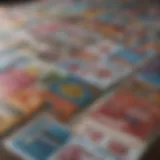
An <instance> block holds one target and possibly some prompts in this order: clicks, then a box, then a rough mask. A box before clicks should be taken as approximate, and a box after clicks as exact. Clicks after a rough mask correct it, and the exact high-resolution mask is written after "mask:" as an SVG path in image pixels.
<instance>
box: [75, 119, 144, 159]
mask: <svg viewBox="0 0 160 160" xmlns="http://www.w3.org/2000/svg"><path fill="white" fill-rule="evenodd" d="M74 127H75V128H76V129H75V128H74V130H75V132H76V133H77V134H78V135H79V136H81V137H84V138H85V142H86V143H87V142H91V143H92V145H91V146H92V148H94V147H95V148H97V151H99V153H100V155H101V156H104V157H105V159H107V158H108V159H109V158H110V159H111V160H112V159H117V160H120V159H123V160H128V159H131V156H132V158H133V159H132V160H136V159H134V158H135V157H138V156H140V154H141V153H140V152H139V150H141V151H142V150H143V143H142V142H140V141H135V140H134V141H133V140H132V139H130V138H129V137H126V136H122V135H120V134H118V133H117V132H116V131H114V130H110V129H108V130H107V129H106V128H105V127H103V126H101V125H99V124H98V123H96V122H95V121H93V120H92V119H90V118H84V119H83V121H82V123H81V124H79V125H76V126H74ZM82 143H84V142H83V141H82ZM84 146H85V147H86V148H88V149H91V147H88V146H89V145H85V144H84ZM92 151H93V150H92ZM93 153H96V152H93Z"/></svg>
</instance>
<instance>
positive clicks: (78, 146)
mask: <svg viewBox="0 0 160 160" xmlns="http://www.w3.org/2000/svg"><path fill="white" fill-rule="evenodd" d="M4 143H5V146H6V148H8V149H10V150H11V151H12V152H13V153H14V154H18V155H19V156H20V157H21V158H23V159H24V160H71V159H74V160H86V159H87V160H91V159H92V160H107V159H110V160H115V159H117V160H120V159H123V160H128V159H132V160H136V157H137V156H139V155H140V151H142V150H143V145H141V144H138V143H134V144H131V143H130V142H128V141H122V140H121V139H119V138H118V137H117V136H115V135H111V134H110V133H108V132H107V131H105V130H104V129H103V128H101V127H99V126H98V125H95V124H94V123H92V122H90V121H86V122H85V125H83V127H81V129H80V130H77V131H75V132H71V131H70V130H69V129H68V128H66V127H65V126H63V125H61V124H59V123H58V122H56V121H55V120H54V119H53V118H52V117H51V116H50V115H49V114H43V115H41V116H39V117H37V118H35V119H34V120H33V121H31V123H29V124H28V125H27V126H25V127H23V128H22V129H21V130H19V131H18V132H17V133H15V134H14V135H12V136H11V137H10V138H9V139H7V140H4Z"/></svg>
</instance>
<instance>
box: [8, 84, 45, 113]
mask: <svg viewBox="0 0 160 160" xmlns="http://www.w3.org/2000/svg"><path fill="white" fill-rule="evenodd" d="M46 96H47V95H46V93H45V91H44V90H42V89H40V88H38V87H36V86H30V87H27V88H21V89H20V90H18V91H16V92H15V93H14V94H13V95H11V96H9V98H8V99H7V100H8V102H9V103H10V104H12V105H13V106H14V107H15V108H17V109H18V110H20V111H21V112H23V113H24V114H25V115H28V114H31V113H33V112H35V111H37V110H38V109H40V107H42V104H43V103H44V102H45V98H46Z"/></svg>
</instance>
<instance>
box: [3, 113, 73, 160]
mask: <svg viewBox="0 0 160 160" xmlns="http://www.w3.org/2000/svg"><path fill="white" fill-rule="evenodd" d="M70 137H71V133H70V132H69V131H68V129H66V128H65V127H64V126H62V125H61V124H59V123H58V122H56V121H55V120H53V119H52V118H51V117H50V116H49V115H47V114H46V115H45V114H44V115H41V116H39V117H38V118H36V119H34V120H33V121H31V123H30V124H28V125H26V126H25V127H24V128H22V129H21V130H18V131H17V133H16V134H14V135H13V136H12V137H10V138H8V139H6V141H5V144H6V147H7V148H8V149H10V150H11V151H12V152H14V153H15V154H17V155H18V156H20V157H21V158H23V159H26V160H37V159H38V160H49V158H50V157H51V156H53V155H54V154H55V153H56V152H57V150H58V149H60V148H61V147H62V146H63V145H64V144H65V143H66V142H67V141H68V140H69V139H70Z"/></svg>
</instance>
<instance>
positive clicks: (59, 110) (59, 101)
mask: <svg viewBox="0 0 160 160" xmlns="http://www.w3.org/2000/svg"><path fill="white" fill-rule="evenodd" d="M46 101H47V106H46V107H45V110H46V111H48V112H49V113H50V114H52V115H53V116H54V117H56V118H57V119H58V120H60V121H62V122H67V121H68V120H69V119H70V118H71V117H72V116H73V115H74V114H75V113H76V111H77V110H78V107H77V106H76V105H74V104H72V103H71V102H70V101H67V100H65V99H64V98H62V97H60V96H57V95H56V94H54V93H51V92H49V91H48V92H46Z"/></svg>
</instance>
